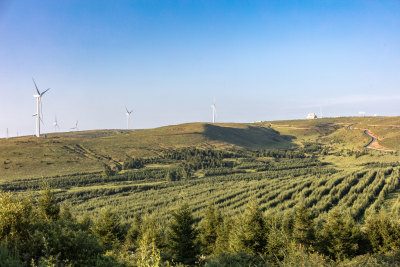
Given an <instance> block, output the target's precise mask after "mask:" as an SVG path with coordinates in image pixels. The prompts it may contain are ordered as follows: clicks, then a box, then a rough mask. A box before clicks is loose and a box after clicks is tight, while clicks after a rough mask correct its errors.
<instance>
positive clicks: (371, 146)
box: [346, 123, 394, 152]
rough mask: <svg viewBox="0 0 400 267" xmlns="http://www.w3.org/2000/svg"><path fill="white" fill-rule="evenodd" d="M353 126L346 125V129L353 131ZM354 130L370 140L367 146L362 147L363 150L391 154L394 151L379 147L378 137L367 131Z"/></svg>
mask: <svg viewBox="0 0 400 267" xmlns="http://www.w3.org/2000/svg"><path fill="white" fill-rule="evenodd" d="M353 125H354V123H353V124H350V125H348V126H347V127H346V128H347V129H348V130H353V129H352V126H353ZM354 129H357V130H362V131H363V132H364V134H365V135H366V136H368V137H370V138H371V141H369V142H368V144H366V145H365V146H364V147H365V148H369V149H373V150H379V151H387V152H393V151H394V150H393V149H390V148H387V147H384V146H382V145H380V144H379V142H378V135H377V134H376V133H373V132H371V131H370V130H368V129H359V128H354Z"/></svg>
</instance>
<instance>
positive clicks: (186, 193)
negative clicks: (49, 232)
mask: <svg viewBox="0 0 400 267" xmlns="http://www.w3.org/2000/svg"><path fill="white" fill-rule="evenodd" d="M396 125H400V117H365V118H360V117H357V118H356V117H349V118H325V119H317V120H293V121H274V122H262V123H254V124H234V123H225V124H223V123H221V124H205V123H190V124H182V125H174V126H167V127H161V128H156V129H149V130H132V131H126V130H102V131H86V132H71V133H58V134H49V135H48V137H47V138H40V139H38V138H35V137H19V138H12V139H7V140H6V139H3V140H1V141H0V158H1V163H2V164H1V165H0V189H1V190H3V191H10V192H14V193H16V194H18V195H30V196H33V197H36V196H37V195H38V194H39V193H40V192H41V188H42V185H43V184H48V185H50V187H51V188H52V190H53V192H54V194H55V197H56V199H57V201H58V202H59V203H60V204H61V205H62V206H64V207H70V209H71V211H72V212H73V214H75V216H77V217H78V218H83V217H84V216H87V215H89V216H91V217H92V218H97V217H99V216H101V214H102V212H103V211H104V210H105V209H106V208H111V209H112V210H113V211H114V212H115V213H116V214H118V216H119V217H120V218H121V222H123V223H127V224H130V223H131V222H132V221H133V218H134V216H135V215H142V216H144V215H146V214H155V215H156V216H157V219H158V220H159V222H160V224H161V225H162V226H161V227H166V225H167V224H168V222H169V221H170V219H171V214H172V213H173V211H174V210H176V209H177V207H179V206H181V205H182V204H183V203H189V204H190V208H191V210H192V211H193V216H194V218H195V220H196V222H200V221H201V220H202V219H203V216H204V214H205V212H206V210H207V207H208V206H209V205H211V204H213V205H215V207H216V208H218V209H219V210H220V211H221V212H222V213H223V214H224V215H225V216H227V217H235V216H240V215H241V214H242V213H243V212H245V210H246V207H247V204H248V202H249V201H250V200H255V201H256V202H257V203H258V205H259V208H260V209H261V210H262V211H263V213H264V214H265V215H266V216H267V217H268V216H278V217H279V216H282V217H285V216H289V215H290V214H292V213H293V210H294V209H295V207H298V206H299V205H300V204H301V205H304V206H305V207H306V208H307V209H308V211H309V212H310V214H311V215H312V216H313V218H314V219H315V221H316V223H318V222H321V223H322V222H325V221H327V220H328V217H329V214H330V213H331V212H334V211H340V212H342V213H344V214H347V215H348V216H350V217H351V218H352V219H353V220H354V221H355V222H356V223H357V224H360V225H362V224H364V222H365V219H366V218H367V217H368V216H370V215H374V214H378V213H379V212H380V211H385V212H387V213H389V214H394V215H396V216H398V215H400V214H399V212H400V208H399V207H400V173H399V172H400V162H399V157H398V153H397V152H396V151H397V150H399V149H400V139H399V138H400V127H397V126H396ZM349 126H351V127H349ZM364 128H368V129H370V130H371V131H373V132H375V133H378V135H379V137H382V139H380V140H379V142H380V143H381V144H382V145H384V146H387V147H389V148H392V149H394V150H395V152H383V151H375V150H369V149H366V148H364V145H365V144H367V143H368V141H369V139H368V137H367V136H365V135H364V134H363V131H362V130H361V129H364ZM105 166H106V167H105Z"/></svg>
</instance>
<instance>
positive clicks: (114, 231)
mask: <svg viewBox="0 0 400 267" xmlns="http://www.w3.org/2000/svg"><path fill="white" fill-rule="evenodd" d="M93 233H94V235H95V236H96V237H97V238H98V239H99V242H100V244H101V245H102V246H103V247H104V248H105V249H111V248H112V246H113V245H114V244H116V243H119V241H120V240H121V239H122V237H123V232H122V227H121V224H120V219H119V217H118V216H117V214H115V213H114V212H112V211H111V210H110V209H106V210H105V211H104V212H103V213H102V214H101V215H100V217H99V218H98V220H97V221H96V223H95V224H94V227H93Z"/></svg>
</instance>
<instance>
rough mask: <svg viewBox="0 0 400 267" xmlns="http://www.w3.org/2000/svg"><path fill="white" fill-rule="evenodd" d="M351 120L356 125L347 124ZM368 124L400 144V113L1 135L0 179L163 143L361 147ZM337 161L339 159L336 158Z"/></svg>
mask: <svg viewBox="0 0 400 267" xmlns="http://www.w3.org/2000/svg"><path fill="white" fill-rule="evenodd" d="M349 125H351V126H352V130H349V128H348V127H347V126H349ZM363 128H368V129H370V130H371V131H372V132H375V133H377V134H378V136H379V138H378V140H379V142H380V143H382V145H384V146H386V147H389V148H391V149H394V150H399V149H400V117H343V118H324V119H317V120H287V121H274V122H263V123H251V124H242V123H216V124H208V123H187V124H181V125H171V126H165V127H160V128H155V129H145V130H93V131H81V132H67V133H53V134H48V135H47V138H40V139H38V138H35V137H33V136H25V137H18V138H10V139H1V140H0V159H1V161H0V181H1V180H9V179H24V178H32V177H47V176H55V175H65V174H73V173H80V172H94V171H100V170H101V169H102V166H103V164H107V165H110V166H116V165H119V164H121V163H122V162H123V161H124V160H125V159H126V158H127V157H151V156H156V155H157V154H158V153H159V151H160V150H162V149H174V148H182V147H196V148H203V149H205V148H212V149H289V148H294V147H298V146H300V147H301V146H302V145H303V144H304V143H307V142H314V143H315V142H317V143H321V144H324V145H326V146H329V147H330V148H331V149H333V150H340V149H351V150H360V149H362V148H363V146H364V145H365V144H366V143H368V141H369V139H368V137H367V136H365V135H364V134H362V130H361V129H363ZM332 160H333V161H334V159H332Z"/></svg>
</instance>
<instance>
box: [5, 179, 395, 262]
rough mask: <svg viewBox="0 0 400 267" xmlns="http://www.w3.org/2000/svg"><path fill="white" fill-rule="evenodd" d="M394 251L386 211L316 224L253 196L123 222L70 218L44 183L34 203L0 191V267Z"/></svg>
mask: <svg viewBox="0 0 400 267" xmlns="http://www.w3.org/2000/svg"><path fill="white" fill-rule="evenodd" d="M399 251H400V220H399V218H398V217H396V216H392V215H388V214H386V213H384V212H380V213H375V214H374V215H371V216H368V217H367V218H366V219H365V221H364V223H363V224H359V223H356V222H355V221H354V219H353V218H352V216H350V215H349V214H346V213H344V212H342V211H341V210H340V209H333V210H332V211H330V212H329V213H328V216H327V218H326V219H323V220H317V219H316V218H314V217H313V215H312V213H311V212H310V210H309V209H308V208H307V207H306V205H305V204H303V203H300V204H298V205H297V206H296V207H295V208H294V209H293V211H288V212H286V213H282V214H280V215H274V214H272V213H268V210H267V211H266V212H263V210H262V209H261V208H260V205H259V203H258V202H257V199H255V198H254V199H253V200H251V201H249V203H248V204H247V207H246V208H245V210H244V211H243V212H242V213H239V214H237V215H236V216H233V217H232V216H224V214H223V211H221V210H220V209H218V208H217V207H216V206H214V205H213V204H210V205H208V208H207V209H206V210H205V212H204V214H203V215H202V219H201V220H199V219H198V218H195V217H194V215H193V211H192V209H191V208H190V206H189V205H188V204H187V203H184V204H182V205H180V206H179V207H178V208H177V209H176V210H174V211H173V212H172V213H171V214H170V217H169V221H167V222H161V221H159V220H157V214H139V213H138V214H136V215H135V216H134V218H133V220H132V221H131V223H123V222H122V221H121V219H120V218H119V216H118V215H117V213H115V212H113V211H112V210H110V209H105V210H103V211H102V212H101V213H100V214H99V215H98V216H97V217H96V218H90V217H88V216H82V217H81V218H76V217H75V216H74V215H73V214H72V212H71V210H70V208H68V207H67V206H63V207H60V205H59V204H58V203H57V201H56V198H55V197H54V194H53V193H52V192H51V190H50V188H49V187H48V186H45V187H44V188H43V190H42V193H41V195H40V196H39V197H38V198H37V199H31V198H28V197H18V196H17V195H15V194H13V193H10V192H8V193H0V266H49V265H56V266H82V265H85V266H179V265H180V266H182V265H202V266H244V265H246V266H265V265H286V266H287V265H303V264H307V265H315V266H321V265H332V264H339V263H340V264H342V263H346V262H347V263H349V262H353V263H358V264H363V263H365V264H367V263H368V264H370V265H371V264H372V265H373V264H374V263H378V262H382V261H383V262H386V263H387V264H389V263H390V264H392V263H393V264H399V263H400V262H399V260H398V258H397V257H396V255H397V254H396V253H398V252H399ZM388 255H389V256H388Z"/></svg>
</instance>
